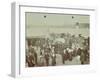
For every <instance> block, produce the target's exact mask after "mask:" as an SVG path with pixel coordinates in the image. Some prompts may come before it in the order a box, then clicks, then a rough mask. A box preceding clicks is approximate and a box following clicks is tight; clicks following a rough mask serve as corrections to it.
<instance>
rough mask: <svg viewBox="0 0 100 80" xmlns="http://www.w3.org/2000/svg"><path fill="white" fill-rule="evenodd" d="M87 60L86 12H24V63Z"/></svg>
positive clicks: (78, 62)
mask: <svg viewBox="0 0 100 80" xmlns="http://www.w3.org/2000/svg"><path fill="white" fill-rule="evenodd" d="M88 64H90V16H89V15H82V14H67V13H66V14H64V13H63V14H60V13H43V12H25V67H49V66H69V65H70V66H73V65H88Z"/></svg>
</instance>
